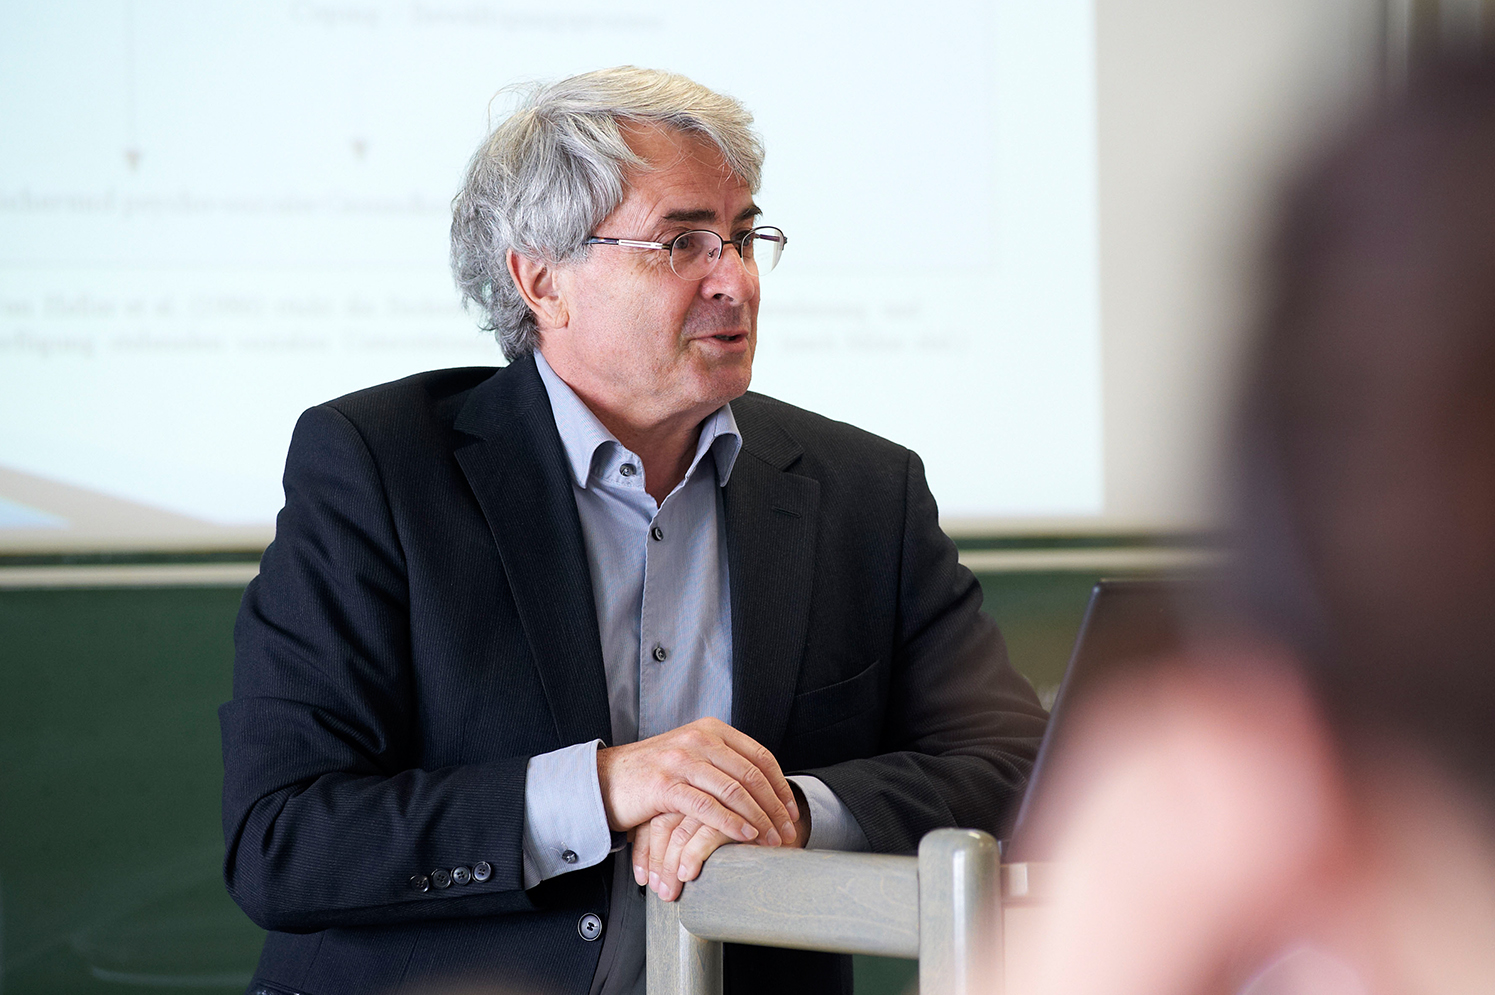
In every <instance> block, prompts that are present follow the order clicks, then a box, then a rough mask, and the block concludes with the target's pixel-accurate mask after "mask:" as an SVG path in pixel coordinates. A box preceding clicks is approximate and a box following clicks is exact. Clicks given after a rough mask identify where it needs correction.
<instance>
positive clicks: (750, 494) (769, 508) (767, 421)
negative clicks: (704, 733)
mask: <svg viewBox="0 0 1495 995" xmlns="http://www.w3.org/2000/svg"><path fill="white" fill-rule="evenodd" d="M732 412H733V415H734V416H735V417H736V418H737V423H738V428H739V430H740V431H741V432H742V437H743V448H742V453H741V455H740V456H739V458H738V460H737V462H736V464H735V465H734V466H733V468H732V476H731V478H730V479H729V480H728V482H727V486H726V488H725V489H724V491H723V495H722V501H723V505H724V507H725V510H726V516H727V566H728V571H729V575H730V577H731V583H732V725H734V726H735V727H737V728H738V729H740V730H742V731H743V732H745V733H747V734H748V735H749V736H752V737H753V738H754V739H756V740H757V741H758V742H760V743H762V744H763V745H764V746H766V747H768V748H769V749H770V750H774V751H776V750H777V749H778V746H779V743H780V741H781V740H782V739H783V736H784V729H785V727H786V726H787V724H788V721H789V708H790V705H792V704H793V701H794V689H795V685H796V683H797V682H798V679H799V668H800V661H801V658H802V657H803V655H804V647H805V634H806V627H807V625H808V623H809V617H810V589H811V585H812V583H813V579H814V570H815V533H816V524H815V523H816V521H817V520H818V518H817V515H818V512H819V508H820V483H819V481H816V480H814V479H812V478H810V477H805V476H800V475H798V474H793V473H789V472H787V471H788V468H789V467H790V466H792V465H793V464H794V463H795V462H796V461H797V460H798V459H799V457H800V455H801V454H802V452H803V450H802V449H801V448H800V447H799V445H798V444H797V443H796V442H794V440H793V439H791V438H790V437H789V436H788V435H787V434H786V433H785V432H784V430H783V429H782V428H781V427H780V426H779V425H778V423H777V422H775V421H774V420H773V419H772V418H771V417H770V416H769V415H768V413H767V412H766V411H764V410H763V409H762V408H761V407H760V406H759V405H758V403H757V402H756V401H754V399H753V398H751V397H748V398H744V400H743V403H741V404H738V403H736V402H734V404H733V406H732Z"/></svg>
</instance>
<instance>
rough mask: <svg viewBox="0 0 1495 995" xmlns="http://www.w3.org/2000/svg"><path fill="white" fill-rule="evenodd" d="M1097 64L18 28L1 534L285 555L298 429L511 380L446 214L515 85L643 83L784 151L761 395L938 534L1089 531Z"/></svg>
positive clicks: (769, 205) (459, 10) (675, 6)
mask: <svg viewBox="0 0 1495 995" xmlns="http://www.w3.org/2000/svg"><path fill="white" fill-rule="evenodd" d="M1094 47H1095V46H1094V24H1093V11H1092V4H1091V3H1090V2H1089V0H1044V2H1043V3H1032V2H1019V0H929V2H925V3H919V4H907V3H898V4H886V5H884V4H877V3H856V4H850V3H846V4H840V3H816V4H803V3H787V2H786V3H780V2H775V0H763V2H758V3H753V4H748V5H746V6H743V5H739V4H734V5H717V4H680V3H664V2H653V0H618V2H608V3H590V4H584V3H582V4H569V3H566V2H560V3H546V4H518V3H498V2H496V3H488V2H480V0H458V2H451V3H446V2H440V0H429V2H427V0H420V2H399V3H363V2H328V3H322V2H313V0H291V2H262V3H248V2H244V3H221V4H220V3H213V4H203V3H195V2H164V0H133V2H132V0H77V2H69V3H62V4H6V5H4V6H0V123H3V128H4V135H5V138H4V140H3V142H0V542H3V541H5V539H6V537H10V538H12V539H14V538H17V537H25V539H26V541H27V542H28V543H31V544H33V545H34V544H35V543H37V542H39V541H40V542H45V541H46V537H49V536H51V537H55V538H56V539H57V541H58V542H59V544H61V545H66V537H67V535H68V534H69V533H70V531H77V530H79V529H83V530H85V531H88V532H90V534H92V533H99V532H102V533H108V532H110V531H111V530H113V531H115V532H117V533H118V535H119V536H123V537H125V538H126V539H130V538H132V537H133V538H134V539H136V540H139V539H140V537H142V536H148V537H149V536H154V537H159V538H161V540H162V541H163V542H168V541H170V540H172V537H175V538H176V539H177V540H181V539H182V538H183V537H188V538H193V539H195V540H196V541H201V542H207V543H209V544H211V542H212V541H214V539H213V537H215V536H217V537H220V538H222V537H228V536H232V535H247V534H263V535H265V536H268V534H269V529H270V528H271V526H272V525H273V521H274V516H275V513H276V511H277V510H278V509H279V508H280V506H281V503H282V501H283V496H282V493H281V488H280V474H281V470H282V467H283V464H284V460H285V453H286V446H287V443H288V441H289V438H290V433H291V428H292V426H293V425H294V424H295V421H296V418H297V416H298V414H299V413H300V412H301V411H302V410H304V409H305V408H307V407H309V406H311V405H313V404H317V403H319V402H321V401H324V400H327V399H330V398H332V397H336V396H338V395H340V394H343V393H347V392H349V391H352V390H356V389H359V388H362V387H366V386H370V385H372V384H376V383H381V382H384V381H388V380H393V379H396V378H399V377H402V376H406V375H409V374H411V373H416V372H419V371H422V370H428V369H436V368H441V367H449V366H477V365H490V366H491V365H501V364H502V362H503V359H502V355H501V353H500V352H499V349H498V347H497V345H496V344H495V343H494V341H493V339H492V336H491V335H488V334H486V333H483V332H481V331H479V330H478V328H477V322H476V320H475V318H474V317H473V316H472V315H470V314H467V313H464V311H463V310H462V308H461V307H460V305H459V301H458V295H457V292H456V290H455V289H454V287H453V284H452V279H451V276H450V273H449V270H448V265H447V229H448V224H449V205H450V202H451V199H452V196H453V195H454V194H455V193H456V191H457V188H458V185H459V184H460V182H461V179H462V175H463V172H464V169H465V166H466V163H467V161H468V158H469V156H470V155H471V154H472V152H473V150H474V149H475V148H476V147H477V145H478V143H479V141H480V140H481V139H482V137H483V135H484V134H485V133H486V131H487V130H488V128H489V127H490V124H491V123H493V122H496V121H497V120H500V119H501V118H502V117H503V115H504V114H505V113H506V112H507V110H508V108H509V107H510V106H511V105H512V100H513V97H512V94H510V93H508V92H505V88H506V87H510V86H512V85H514V84H516V83H522V82H524V81H529V80H537V79H551V78H556V77H560V76H564V75H569V74H571V73H575V72H580V71H584V70H588V69H594V68H599V67H604V66H611V65H619V64H624V63H632V64H636V65H643V66H650V67H656V68H662V69H668V70H672V71H676V72H681V73H684V74H686V75H688V76H691V77H693V78H694V79H697V80H699V81H700V82H702V83H704V84H706V85H708V86H710V87H713V88H715V89H718V90H721V91H723V92H726V93H729V94H732V95H733V96H736V97H738V98H740V99H741V100H742V101H743V102H744V103H745V104H746V105H747V106H748V108H749V109H750V110H751V111H752V112H753V114H754V115H755V118H756V122H757V126H758V128H759V129H760V131H761V134H762V135H763V137H764V140H765V143H766V146H767V150H768V157H767V162H766V167H765V173H764V181H763V187H762V190H761V191H760V194H759V197H758V202H759V203H760V204H761V205H762V207H763V208H764V211H765V214H764V219H763V220H764V223H766V224H773V225H777V226H779V227H781V228H783V229H784V231H785V232H786V233H787V234H788V236H789V241H790V245H789V248H788V250H787V251H786V252H785V255H784V260H783V262H782V264H781V265H780V267H779V269H778V270H777V271H776V272H775V273H774V274H773V277H772V278H771V280H770V281H768V282H766V284H765V288H764V292H763V302H762V311H761V317H760V322H759V344H758V354H757V363H756V368H755V376H754V384H753V387H754V389H755V390H758V391H761V392H763V393H766V394H770V395H772V396H775V397H778V398H781V399H783V400H786V401H789V402H791V403H794V404H798V405H801V406H803V407H806V408H810V409H812V410H814V411H818V412H821V413H823V414H826V415H829V416H831V417H833V418H837V419H844V420H846V421H849V422H852V423H854V424H856V425H859V426H861V427H864V428H866V429H868V430H870V431H873V432H876V433H878V434H880V435H884V436H887V437H888V438H891V439H893V440H895V441H897V442H899V443H902V444H904V445H907V446H909V447H911V448H913V449H914V450H916V451H917V452H919V453H920V455H921V456H922V457H923V459H924V461H925V463H926V466H927V468H928V475H929V481H930V485H931V487H932V488H933V490H934V493H935V496H936V498H937V499H938V500H939V501H940V505H941V510H942V514H943V515H944V516H945V517H946V518H948V519H956V520H958V519H994V518H1007V519H1010V518H1020V517H1024V516H1086V515H1092V514H1098V513H1100V512H1101V511H1102V510H1103V509H1102V501H1103V485H1104V480H1103V473H1104V467H1103V461H1102V426H1101V338H1100V327H1099V287H1098V282H1099V281H1098V273H1097V266H1098V262H1097V207H1096V200H1097V194H1096V152H1095V147H1096V114H1095V102H1096V97H1095V55H1094ZM246 530H247V531H246ZM255 530H258V532H255Z"/></svg>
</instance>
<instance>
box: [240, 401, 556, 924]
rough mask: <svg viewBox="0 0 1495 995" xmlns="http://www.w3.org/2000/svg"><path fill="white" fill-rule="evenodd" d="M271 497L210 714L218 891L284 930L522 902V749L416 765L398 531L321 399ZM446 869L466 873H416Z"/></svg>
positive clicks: (361, 453)
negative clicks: (275, 500)
mask: <svg viewBox="0 0 1495 995" xmlns="http://www.w3.org/2000/svg"><path fill="white" fill-rule="evenodd" d="M285 493H286V504H285V508H284V509H283V510H282V511H281V513H280V515H279V517H278V519H277V522H276V537H275V541H274V542H273V543H272V544H271V545H270V547H269V548H268V549H267V550H266V551H265V555H264V558H263V560H262V562H261V565H260V573H259V576H258V577H256V578H255V579H254V580H253V581H252V582H251V583H250V585H249V587H248V589H247V590H246V591H245V594H244V601H243V604H242V606H241V608H240V611H239V618H238V622H237V624H236V626H235V629H234V644H235V662H234V689H233V699H232V700H231V701H229V702H228V703H227V704H225V705H224V706H222V708H221V709H220V711H219V719H220V722H221V726H222V733H223V766H224V785H223V828H224V836H225V839H226V843H227V853H226V856H225V860H224V877H225V880H226V883H227V885H228V890H229V892H230V894H231V895H232V896H233V898H234V900H235V901H237V902H238V903H239V905H240V907H241V908H243V909H244V911H245V912H246V913H248V915H249V917H250V918H251V919H253V920H254V921H255V922H256V923H258V924H259V925H260V926H263V927H265V928H266V929H274V930H282V931H291V932H306V931H311V930H318V929H325V928H328V927H333V926H348V925H360V924H372V923H392V922H406V921H411V920H418V919H426V918H442V917H451V916H454V915H470V914H488V913H496V912H505V911H518V910H527V909H532V908H535V905H534V903H533V901H532V899H531V897H530V896H529V895H527V894H526V893H525V892H524V891H523V889H522V866H521V840H522V835H523V821H524V790H525V770H526V763H527V760H528V758H526V757H513V758H506V759H503V760H501V761H497V762H492V763H484V764H476V765H466V766H454V767H446V768H443V769H437V770H427V769H423V767H422V763H421V757H420V756H419V751H420V745H419V744H420V737H419V724H420V722H421V716H420V714H419V710H418V702H419V700H420V698H419V694H418V689H417V688H416V687H415V686H414V683H415V680H414V676H413V668H412V665H411V648H410V647H411V639H410V605H409V594H408V585H407V582H406V575H405V563H404V555H403V552H402V549H401V544H400V537H399V535H398V534H397V533H396V529H395V526H394V520H393V518H392V516H391V514H390V512H389V506H388V502H387V500H386V497H385V492H384V488H383V486H382V484H381V481H380V478H379V473H378V469H377V466H376V464H375V462H374V460H373V458H372V456H371V455H370V453H369V450H368V448H367V446H366V444H365V442H364V440H363V438H362V437H361V436H360V435H359V433H358V431H357V429H356V428H355V426H354V425H353V423H352V422H350V421H349V420H348V419H347V418H346V417H345V416H344V415H343V414H341V413H340V412H339V411H337V410H336V409H334V408H332V407H328V406H326V405H323V406H320V407H317V408H313V409H311V410H309V411H308V412H306V413H305V414H304V415H303V416H302V417H301V420H300V421H299V422H298V424H297V426H296V430H295V433H294V436H293V438H292V441H291V447H290V453H289V456H288V457H287V460H286V471H285ZM480 865H486V867H480ZM458 867H462V868H467V869H469V870H472V869H474V868H477V869H478V874H477V875H476V876H475V877H474V879H473V880H471V881H470V882H469V883H467V884H465V885H463V884H460V883H459V885H458V886H449V887H445V888H443V887H440V886H439V885H440V884H441V882H442V878H441V876H440V875H435V880H434V881H429V879H430V878H431V877H432V872H433V871H436V870H438V869H441V870H444V871H447V872H450V871H451V870H452V869H454V868H458ZM485 872H486V873H485ZM422 876H425V877H426V878H427V879H428V881H429V883H428V885H427V890H420V886H421V884H422V882H421V878H422ZM461 877H462V875H460V874H459V882H460V878H461ZM477 877H485V878H486V879H485V880H481V881H479V880H477V879H476V878H477ZM412 879H414V880H412Z"/></svg>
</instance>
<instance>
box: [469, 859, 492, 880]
mask: <svg viewBox="0 0 1495 995" xmlns="http://www.w3.org/2000/svg"><path fill="white" fill-rule="evenodd" d="M492 876H493V865H492V864H490V863H488V861H486V860H480V861H478V862H477V863H476V864H473V865H472V879H473V880H474V881H476V882H477V883H478V884H482V883H483V882H484V881H487V880H488V879H489V878H491V877H492Z"/></svg>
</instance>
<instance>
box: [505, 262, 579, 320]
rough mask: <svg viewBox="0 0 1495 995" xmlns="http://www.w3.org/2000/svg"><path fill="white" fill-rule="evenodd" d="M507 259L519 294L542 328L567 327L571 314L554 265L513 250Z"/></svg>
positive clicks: (510, 273)
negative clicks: (568, 312) (557, 279)
mask: <svg viewBox="0 0 1495 995" xmlns="http://www.w3.org/2000/svg"><path fill="white" fill-rule="evenodd" d="M506 261H507V262H508V264H509V275H510V276H512V277H513V278H514V286H516V287H518V288H519V295H520V296H521V297H523V298H524V302H525V303H526V304H528V305H529V309H530V310H531V311H533V312H534V313H535V324H536V325H537V326H538V327H539V328H540V330H541V331H544V330H545V329H548V328H563V327H565V325H566V322H567V321H568V320H569V315H568V314H567V311H566V302H565V301H564V300H562V299H561V293H560V288H559V287H558V286H557V285H556V280H555V266H554V264H553V263H547V262H541V261H539V260H535V259H531V258H530V257H529V256H526V255H522V254H520V253H518V252H515V251H514V250H513V249H510V250H509V251H508V256H507V260H506Z"/></svg>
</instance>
